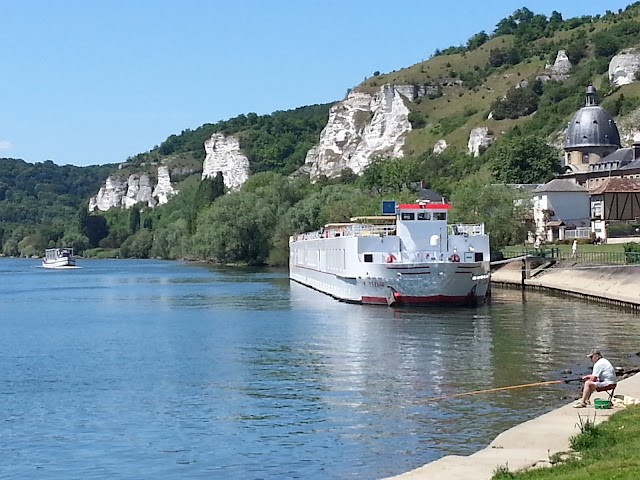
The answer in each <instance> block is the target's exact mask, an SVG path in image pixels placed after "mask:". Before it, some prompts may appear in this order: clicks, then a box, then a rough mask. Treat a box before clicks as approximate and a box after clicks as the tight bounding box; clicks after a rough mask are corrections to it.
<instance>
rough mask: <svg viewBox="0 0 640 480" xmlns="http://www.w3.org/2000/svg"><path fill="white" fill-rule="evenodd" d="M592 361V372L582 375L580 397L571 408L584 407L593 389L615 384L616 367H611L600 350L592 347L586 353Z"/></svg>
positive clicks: (599, 389)
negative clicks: (582, 382)
mask: <svg viewBox="0 0 640 480" xmlns="http://www.w3.org/2000/svg"><path fill="white" fill-rule="evenodd" d="M587 357H589V358H590V359H591V361H592V362H593V372H591V375H585V376H584V377H582V380H583V381H584V387H583V389H582V398H581V399H580V400H579V401H578V402H577V403H576V404H575V405H574V406H573V408H584V407H586V406H587V404H588V403H589V398H590V397H591V394H592V393H593V392H595V391H601V390H602V389H604V388H605V387H608V386H610V385H615V384H616V382H617V379H616V369H615V368H613V365H611V362H610V361H609V360H607V359H606V358H604V357H603V356H602V353H600V350H598V349H597V348H594V349H593V350H591V351H590V352H589V354H588V355H587Z"/></svg>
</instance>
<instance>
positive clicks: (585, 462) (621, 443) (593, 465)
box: [493, 405, 640, 480]
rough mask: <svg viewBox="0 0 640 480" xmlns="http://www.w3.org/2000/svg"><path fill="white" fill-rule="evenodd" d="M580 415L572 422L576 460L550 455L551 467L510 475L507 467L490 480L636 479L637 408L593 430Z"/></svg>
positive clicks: (639, 466) (639, 458)
mask: <svg viewBox="0 0 640 480" xmlns="http://www.w3.org/2000/svg"><path fill="white" fill-rule="evenodd" d="M580 415H581V417H582V418H581V419H578V418H576V422H577V423H581V424H582V427H581V430H582V433H580V434H578V435H576V436H575V437H573V438H572V439H571V447H572V448H573V449H574V451H576V452H578V455H576V456H575V457H576V458H573V459H569V460H566V461H560V459H561V458H565V457H568V458H571V457H572V456H571V455H552V456H551V458H550V459H549V460H550V461H551V462H552V463H554V466H553V467H551V468H543V469H537V470H530V471H527V472H521V473H513V472H510V471H509V470H508V465H507V466H505V467H502V468H500V469H498V470H497V471H496V474H495V475H494V476H493V480H504V479H511V478H513V479H517V480H531V479H548V480H582V479H585V480H586V479H589V480H593V479H598V480H606V479H613V478H615V479H620V480H637V479H638V478H640V455H639V454H638V452H640V405H637V406H631V407H628V408H626V409H624V410H621V411H619V412H617V413H615V414H614V415H612V416H611V418H610V419H609V420H608V421H606V422H603V423H601V424H599V425H597V426H594V425H593V424H592V423H589V422H585V420H586V417H587V415H586V414H584V413H582V412H580ZM591 415H593V414H591ZM591 419H592V420H593V416H591Z"/></svg>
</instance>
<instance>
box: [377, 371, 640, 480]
mask: <svg viewBox="0 0 640 480" xmlns="http://www.w3.org/2000/svg"><path fill="white" fill-rule="evenodd" d="M615 393H616V395H615V397H616V398H617V399H621V400H623V399H626V400H631V399H637V398H640V374H637V375H634V376H632V377H629V378H626V379H624V380H621V381H620V382H619V383H618V387H617V388H616V392H615ZM595 398H606V394H605V393H597V394H595V395H594V396H592V400H593V399H595ZM572 403H573V402H572ZM572 403H569V404H567V405H565V406H563V407H560V408H558V409H556V410H553V411H551V412H549V413H546V414H544V415H542V416H540V417H538V418H534V419H533V420H529V421H528V422H525V423H522V424H520V425H517V426H515V427H513V428H511V429H509V430H507V431H505V432H503V433H501V434H500V435H498V436H497V437H496V438H495V439H494V440H493V441H492V442H491V443H490V444H489V446H488V447H486V448H485V449H483V450H480V451H479V452H476V453H474V454H472V455H469V456H466V457H465V456H458V455H449V456H446V457H443V458H441V459H439V460H436V461H435V462H431V463H428V464H427V465H424V466H422V467H420V468H417V469H415V470H412V471H410V472H407V473H403V474H401V475H397V476H395V477H390V478H389V479H387V480H450V479H456V480H490V479H491V478H492V477H493V475H494V474H495V473H496V471H497V470H498V469H499V468H508V469H509V471H512V472H513V471H519V470H525V469H529V468H540V467H548V466H551V462H550V460H551V458H552V457H553V456H554V454H561V453H562V452H567V451H568V450H569V449H570V441H569V439H570V438H571V437H572V436H575V435H577V434H578V433H580V428H579V422H580V419H582V420H583V421H584V420H586V418H587V417H589V418H590V419H595V423H596V424H599V423H601V422H603V421H605V420H607V419H608V418H609V417H610V416H611V415H613V413H615V412H616V411H618V410H619V409H620V408H622V407H619V406H616V407H614V408H613V409H610V410H595V409H594V408H593V407H592V406H589V407H587V408H583V409H575V408H573V406H572ZM616 403H617V402H616Z"/></svg>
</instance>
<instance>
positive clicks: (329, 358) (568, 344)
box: [0, 259, 640, 479]
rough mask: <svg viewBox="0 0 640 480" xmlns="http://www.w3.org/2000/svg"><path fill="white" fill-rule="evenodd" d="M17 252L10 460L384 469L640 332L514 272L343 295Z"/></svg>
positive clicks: (489, 427)
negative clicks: (444, 298) (508, 287)
mask: <svg viewBox="0 0 640 480" xmlns="http://www.w3.org/2000/svg"><path fill="white" fill-rule="evenodd" d="M38 264H39V262H35V261H28V260H8V259H4V260H0V306H1V308H2V310H1V313H0V329H1V331H2V339H3V340H2V349H1V350H0V365H2V367H1V369H0V412H2V417H1V418H0V425H1V427H0V435H1V438H2V440H3V441H2V442H1V443H0V476H5V477H6V478H12V479H13V478H24V479H31V478H42V479H48V478H52V479H53V478H109V479H125V478H127V479H128V478H136V479H140V478H144V479H162V478H167V479H168V478H225V479H229V478H238V479H247V478H274V479H281V478H299V477H305V478H323V479H325V478H336V479H337V478H340V479H342V478H381V477H384V476H390V475H394V474H398V473H401V472H404V471H407V470H410V469H412V468H416V467H418V466H420V465H422V464H424V463H427V462H429V461H432V460H435V459H437V458H439V457H441V456H443V455H446V454H461V455H466V454H470V453H472V452H474V451H476V450H478V449H480V448H482V447H484V446H486V445H487V444H488V443H489V442H490V441H491V440H492V439H493V438H494V437H495V436H496V435H497V434H498V433H499V432H501V431H503V430H505V429H507V428H509V427H511V426H513V425H515V424H517V423H520V422H522V421H524V420H527V419H530V418H532V417H534V416H536V415H539V414H541V413H543V412H546V411H549V410H550V409H552V408H555V407H557V406H560V405H562V404H564V403H567V402H568V401H570V398H569V397H571V398H573V396H574V395H575V394H576V393H577V390H576V387H575V386H566V385H555V386H547V387H540V388H528V389H520V390H511V391H506V392H496V393H493V394H484V395H475V396H467V397H459V398H452V399H447V400H441V401H438V402H429V401H428V399H429V398H431V397H434V396H441V395H448V394H453V393H459V392H464V391H472V390H480V389H486V388H495V387H500V386H506V385H513V384H521V383H532V382H540V381H545V380H554V379H558V378H562V377H560V372H561V371H562V370H564V369H567V368H570V369H572V370H574V371H575V372H576V373H577V376H579V375H580V374H582V373H583V372H585V371H587V369H588V368H589V364H588V363H589V362H588V361H585V360H586V359H585V357H584V352H585V351H587V350H588V349H590V348H591V347H592V346H594V345H597V346H600V347H601V348H602V349H603V350H604V351H605V353H606V355H607V356H608V357H609V358H611V359H612V360H613V361H614V363H616V362H618V363H619V362H623V361H624V362H626V361H628V355H629V354H631V353H633V352H636V351H637V350H638V340H639V339H640V327H639V326H638V322H637V317H636V316H634V315H631V314H627V313H623V312H620V311H617V310H613V309H610V308H607V307H601V306H597V305H592V304H586V303H581V302H577V301H574V300H568V299H562V298H557V297H549V296H544V295H541V294H535V293H534V294H532V293H527V294H526V295H525V296H523V295H522V294H521V293H520V292H518V291H504V290H497V291H495V295H494V301H493V304H492V305H491V306H489V307H482V308H479V309H423V310H419V309H406V310H405V309H398V310H394V309H389V308H386V307H367V306H357V305H348V304H343V303H339V302H336V301H334V300H332V299H330V298H329V297H327V296H324V295H322V294H319V293H317V292H314V291H312V290H309V289H307V288H305V287H302V286H300V285H297V284H291V285H290V284H289V280H288V279H287V278H286V273H283V272H275V271H265V270H262V271H255V270H249V269H244V270H243V269H235V270H234V269H208V268H205V267H202V266H193V265H183V264H179V263H170V262H156V261H90V260H84V261H82V262H81V263H80V265H81V267H82V268H80V269H77V270H73V271H64V272H59V271H45V270H43V269H41V268H38Z"/></svg>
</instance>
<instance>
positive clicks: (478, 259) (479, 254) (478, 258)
mask: <svg viewBox="0 0 640 480" xmlns="http://www.w3.org/2000/svg"><path fill="white" fill-rule="evenodd" d="M474 255H475V258H474V261H476V262H481V261H482V260H484V258H483V255H482V252H476V253H475V254H474Z"/></svg>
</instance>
